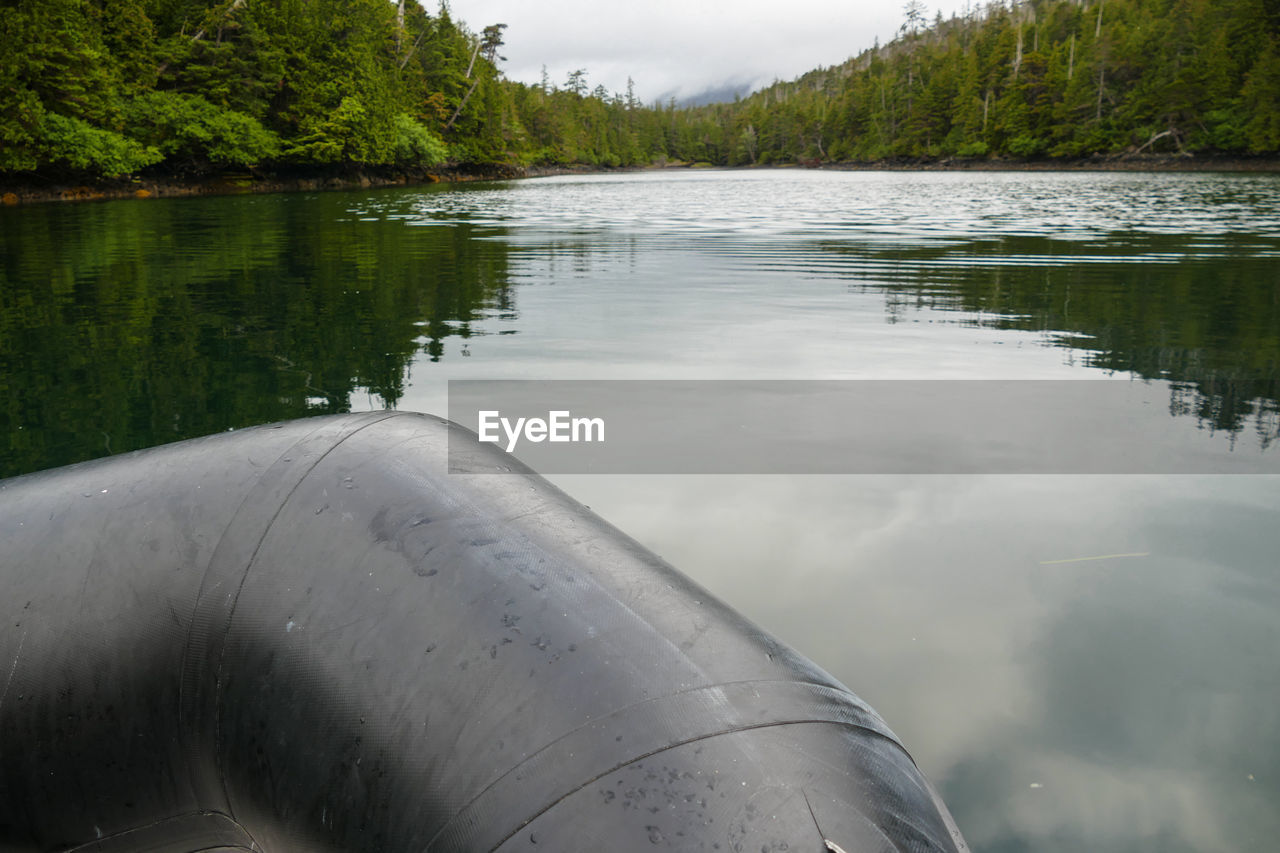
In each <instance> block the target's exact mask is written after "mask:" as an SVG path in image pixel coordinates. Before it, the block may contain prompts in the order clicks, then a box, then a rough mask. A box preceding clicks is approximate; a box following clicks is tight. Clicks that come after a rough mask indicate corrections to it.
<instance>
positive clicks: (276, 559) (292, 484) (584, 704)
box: [0, 412, 967, 853]
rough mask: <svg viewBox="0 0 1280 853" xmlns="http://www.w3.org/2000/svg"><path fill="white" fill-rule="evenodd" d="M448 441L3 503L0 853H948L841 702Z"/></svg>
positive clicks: (529, 486) (789, 656) (421, 423)
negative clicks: (449, 450)
mask: <svg viewBox="0 0 1280 853" xmlns="http://www.w3.org/2000/svg"><path fill="white" fill-rule="evenodd" d="M451 431H454V434H455V436H456V435H465V436H471V434H470V433H467V432H466V431H465V430H462V428H461V427H458V426H456V425H453V424H450V423H449V422H447V421H443V420H440V419H439V418H432V417H428V416H422V415H410V414H399V413H388V412H382V413H374V414H364V415H346V416H337V417H331V418H321V419H312V420H303V421H294V422H289V423H284V424H279V425H274V426H270V427H259V428H253V429H245V430H241V431H237V432H231V433H224V434H221V435H217V436H213V437H210V438H206V439H197V440H193V441H185V442H182V443H179V444H174V445H169V446H166V447H160V448H155V449H152V450H146V451H141V452H138V453H133V454H129V455H126V456H119V457H114V458H110V459H106V460H100V461H96V462H91V463H85V464H80V465H74V466H70V467H67V468H62V469H58V470H54V471H49V472H44V473H40V474H34V475H28V476H24V477H19V478H15V479H13V480H8V481H4V482H3V483H0V536H2V537H3V538H2V540H0V541H2V542H3V547H2V553H0V614H2V615H3V617H4V621H3V623H0V849H2V850H5V851H29V850H30V851H35V850H40V851H49V850H76V851H94V853H111V851H131V853H134V852H135V851H151V853H178V852H179V851H180V852H181V853H189V851H197V850H198V851H213V850H218V851H231V850H258V851H302V850H306V851H339V850H341V851H380V853H397V852H398V851H415V853H417V851H424V850H430V851H494V850H501V851H513V850H542V851H547V850H550V851H575V850H583V851H586V850H591V851H595V850H608V851H632V850H645V851H648V850H652V849H660V848H668V849H677V850H706V851H714V850H722V851H725V853H730V851H752V853H754V851H760V850H764V851H778V850H791V851H814V853H820V852H821V851H823V850H844V851H848V853H854V851H881V850H912V851H917V850H945V851H955V850H964V849H967V848H966V847H965V844H964V841H963V840H962V839H961V837H960V834H959V832H958V831H957V830H956V828H955V825H954V823H953V822H952V820H951V818H950V816H949V815H948V813H947V811H946V808H945V806H943V804H942V803H941V801H940V800H939V799H938V797H937V795H936V794H935V793H934V791H933V789H932V788H931V787H930V786H929V784H928V783H927V782H926V781H925V779H924V777H923V776H922V775H921V773H920V772H919V771H918V770H917V768H916V767H915V765H914V763H913V762H912V760H911V758H910V757H909V756H908V755H907V753H906V751H905V750H904V749H903V747H902V746H901V745H900V743H899V742H898V739H897V738H896V737H895V736H894V735H893V733H892V732H891V731H890V730H889V728H888V727H887V726H886V725H885V723H884V722H883V721H882V720H881V719H880V717H879V716H877V715H876V714H875V712H874V711H872V710H871V709H870V708H869V707H868V706H867V705H866V704H864V703H863V702H862V701H861V700H860V699H858V698H857V697H856V696H854V695H853V694H852V693H850V692H849V691H848V689H846V688H845V687H843V686H841V685H840V684H839V683H837V682H836V681H835V680H834V679H832V678H831V677H830V676H829V675H827V674H826V673H824V672H823V671H822V670H820V669H819V668H817V667H816V666H814V665H813V664H812V663H810V662H809V661H807V660H805V659H804V658H803V657H801V656H799V655H798V654H796V653H795V652H793V651H792V650H790V649H788V648H787V647H785V646H783V645H781V644H780V643H779V642H778V641H776V640H774V639H772V638H771V637H769V636H768V635H767V634H765V633H764V632H762V631H761V630H760V629H759V628H757V627H755V626H754V625H752V624H751V623H750V622H748V621H747V620H746V619H744V618H743V617H742V616H740V615H738V614H737V613H735V612H734V611H733V610H731V609H729V608H728V607H727V606H725V605H724V604H722V603H720V602H719V601H717V600H716V599H715V598H714V597H713V596H711V595H710V594H709V593H707V592H706V590H704V589H701V588H700V587H698V586H697V585H695V584H694V583H693V582H691V581H690V580H689V579H688V578H686V577H684V576H683V575H681V574H680V573H679V572H677V571H676V570H675V569H673V568H671V567H670V566H669V565H667V564H666V563H664V562H663V561H662V560H660V559H659V558H657V557H656V556H654V555H653V554H651V553H650V552H648V551H646V550H645V549H644V548H642V547H641V546H639V545H638V544H637V543H635V542H634V541H632V540H631V539H628V538H627V537H626V536H624V535H623V534H621V533H619V532H618V531H617V530H615V529H614V528H612V527H610V526H609V525H608V524H606V523H604V522H603V521H602V520H601V519H599V518H598V517H596V516H595V515H593V514H592V513H591V512H590V511H589V510H587V509H586V508H585V507H583V506H581V505H580V504H578V503H576V502H574V501H573V500H572V499H570V498H568V497H567V496H565V495H564V494H563V493H562V492H560V491H558V490H557V489H555V488H554V487H552V486H551V485H550V484H549V483H547V482H546V481H545V480H543V479H542V478H540V477H538V476H537V475H536V474H534V473H533V472H531V471H526V470H524V469H520V468H519V467H518V466H516V467H517V470H516V471H515V472H514V473H507V474H505V475H501V476H496V475H494V472H498V471H503V470H505V471H509V470H510V469H511V468H512V467H513V461H512V459H511V457H509V456H507V455H506V454H505V453H503V452H502V451H501V450H498V449H495V448H494V447H493V446H492V445H482V444H480V443H478V442H474V441H473V445H474V448H473V449H472V450H469V451H467V452H466V453H465V454H464V456H463V459H464V462H463V464H464V465H465V467H466V472H464V473H448V472H447V471H446V468H445V465H446V457H445V451H446V447H447V442H448V436H449V434H450V432H451ZM471 438H472V439H474V436H471ZM456 461H457V457H455V462H456Z"/></svg>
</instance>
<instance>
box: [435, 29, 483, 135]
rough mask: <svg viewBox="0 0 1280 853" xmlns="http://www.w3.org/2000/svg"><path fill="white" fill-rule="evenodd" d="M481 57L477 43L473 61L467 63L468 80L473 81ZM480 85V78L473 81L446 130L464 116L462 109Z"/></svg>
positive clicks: (450, 118) (447, 123) (459, 102)
mask: <svg viewBox="0 0 1280 853" xmlns="http://www.w3.org/2000/svg"><path fill="white" fill-rule="evenodd" d="M479 55H480V42H476V47H475V50H473V51H471V61H470V62H469V63H467V77H466V79H468V80H471V72H472V71H474V70H475V67H476V57H477V56H479ZM479 85H480V78H479V77H477V78H476V79H475V80H471V88H470V89H468V90H467V93H466V94H465V95H463V96H462V100H461V101H458V108H457V109H456V110H454V111H453V115H452V116H450V117H449V121H448V122H446V123H445V126H444V129H445V130H448V129H449V128H451V127H453V123H454V122H455V121H457V120H458V116H460V115H462V108H463V107H465V106H466V105H467V101H469V100H471V96H472V95H473V94H474V93H475V91H476V87H477V86H479Z"/></svg>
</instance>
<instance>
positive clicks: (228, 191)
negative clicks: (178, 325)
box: [0, 155, 1280, 206]
mask: <svg viewBox="0 0 1280 853" xmlns="http://www.w3.org/2000/svg"><path fill="white" fill-rule="evenodd" d="M699 167H701V168H723V167H716V166H712V165H711V164H707V163H678V162H669V163H663V164H654V165H652V166H640V167H629V168H615V169H606V168H598V167H593V166H586V165H582V166H530V167H521V166H513V165H506V164H488V165H480V166H466V167H451V168H445V169H440V170H433V171H418V172H402V171H396V172H379V171H360V172H353V171H345V170H327V171H322V172H310V173H269V172H263V173H235V174H221V175H211V176H203V177H195V178H189V177H183V176H176V175H175V176H157V177H130V178H121V179H118V180H114V181H101V182H98V183H70V182H68V183H58V182H54V181H49V182H46V183H39V182H37V181H34V180H28V181H25V182H6V180H5V178H4V177H3V176H0V205H4V206H16V205H23V204H39V203H47V202H57V201H100V200H107V199H124V198H138V199H147V198H176V197H184V196H200V195H239V194H248V193H275V192H320V191H326V190H344V189H370V188H375V187H392V186H420V185H424V184H433V183H441V182H447V183H457V182H468V181H505V180H517V179H520V178H532V177H545V176H548V175H564V174H605V173H610V172H635V171H651V170H657V169H682V168H699ZM736 168H743V169H775V168H778V169H783V168H791V169H799V168H816V169H829V170H833V171H975V172H977V171H986V172H997V171H1027V172H1056V171H1106V172H1147V171H1150V172H1254V173H1280V158H1276V157H1241V156H1229V157H1228V156H1222V157H1192V156H1176V155H1148V156H1133V155H1129V156H1108V157H1101V156H1099V157H1090V158H1085V159H1080V160H1070V161H1063V160H989V159H985V160H977V159H960V158H949V159H943V160H885V161H878V162H874V163H826V162H824V163H801V164H777V165H770V166H743V167H736Z"/></svg>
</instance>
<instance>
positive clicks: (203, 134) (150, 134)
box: [126, 92, 280, 170]
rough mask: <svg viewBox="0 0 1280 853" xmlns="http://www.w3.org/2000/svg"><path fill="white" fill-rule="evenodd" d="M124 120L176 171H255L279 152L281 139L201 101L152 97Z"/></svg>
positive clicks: (240, 115)
mask: <svg viewBox="0 0 1280 853" xmlns="http://www.w3.org/2000/svg"><path fill="white" fill-rule="evenodd" d="M126 116H127V118H128V123H129V127H130V129H131V131H132V132H133V133H134V135H135V136H136V137H137V138H138V139H140V140H142V141H144V142H146V143H148V144H150V145H152V146H154V147H155V148H156V149H157V150H158V151H159V152H160V153H161V154H163V155H164V156H165V157H166V158H168V160H169V162H170V163H171V164H173V165H178V164H187V165H188V166H189V167H190V168H193V169H196V170H203V169H204V168H207V167H208V166H209V165H217V166H234V167H245V166H253V165H256V164H257V163H259V162H261V161H262V160H266V159H270V158H272V157H274V156H276V155H277V154H278V153H279V150H280V140H279V138H278V137H277V136H276V135H275V134H274V133H272V132H271V131H269V130H267V129H266V128H265V127H263V126H262V124H261V123H260V122H258V121H257V120H256V119H254V118H251V117H250V116H247V115H245V114H244V113H238V112H236V111H234V110H230V109H225V108H220V107H216V106H214V105H213V104H211V103H209V102H208V101H207V100H205V99H204V98H202V97H201V96H199V95H182V94H178V93H177V92H149V93H147V94H145V95H142V96H141V97H138V98H135V99H134V100H133V101H132V102H131V103H130V104H129V105H128V108H127V109H126Z"/></svg>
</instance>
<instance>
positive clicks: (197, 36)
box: [156, 0, 246, 77]
mask: <svg viewBox="0 0 1280 853" xmlns="http://www.w3.org/2000/svg"><path fill="white" fill-rule="evenodd" d="M245 2H246V0H235V2H233V3H232V4H231V6H230V7H229V8H228V9H227V11H226V12H224V13H223V15H222V18H220V19H219V21H218V41H219V42H221V41H222V21H224V20H226V19H227V18H229V17H231V13H232V12H234V11H235V10H236V9H239V8H240V7H241V6H243V5H244V4H245ZM208 31H209V28H208V27H201V28H200V29H198V30H196V34H195V35H193V36H192V37H191V41H192V42H193V43H194V42H198V41H200V39H202V38H204V36H205V33H207V32H208ZM168 67H169V63H167V62H162V63H161V64H160V67H159V68H158V69H157V70H156V76H157V77H159V76H160V75H161V74H163V73H164V72H165V71H166V70H167V69H168Z"/></svg>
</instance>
